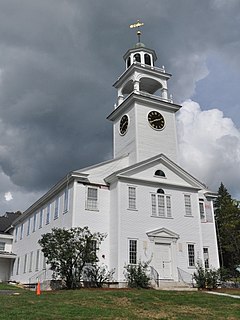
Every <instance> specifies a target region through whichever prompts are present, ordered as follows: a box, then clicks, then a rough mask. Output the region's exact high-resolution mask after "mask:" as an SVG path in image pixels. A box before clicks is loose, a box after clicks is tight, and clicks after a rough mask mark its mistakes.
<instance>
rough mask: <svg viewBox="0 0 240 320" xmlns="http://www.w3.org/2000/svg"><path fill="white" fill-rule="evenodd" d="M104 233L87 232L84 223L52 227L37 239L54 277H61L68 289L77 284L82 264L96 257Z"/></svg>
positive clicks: (92, 260)
mask: <svg viewBox="0 0 240 320" xmlns="http://www.w3.org/2000/svg"><path fill="white" fill-rule="evenodd" d="M105 237H106V235H104V234H101V233H99V232H97V233H91V232H90V230H89V229H88V227H84V228H80V227H78V228H71V229H61V228H53V229H52V232H50V233H46V234H44V235H42V238H41V239H40V240H39V241H38V242H39V244H40V246H41V247H42V251H43V254H44V256H45V257H46V262H47V263H48V264H50V266H51V267H50V268H51V270H53V272H54V274H53V275H54V277H55V278H56V277H57V276H59V277H60V278H61V279H62V280H64V281H65V283H66V287H67V288H68V289H75V288H76V287H78V286H79V284H80V281H81V279H82V273H83V269H84V267H85V266H86V265H89V264H94V263H96V262H97V261H98V258H97V250H98V248H99V245H100V243H101V242H102V241H103V240H104V238H105Z"/></svg>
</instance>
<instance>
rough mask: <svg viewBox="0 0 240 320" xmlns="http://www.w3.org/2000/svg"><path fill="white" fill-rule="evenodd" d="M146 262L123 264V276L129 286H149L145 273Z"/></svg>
mask: <svg viewBox="0 0 240 320" xmlns="http://www.w3.org/2000/svg"><path fill="white" fill-rule="evenodd" d="M147 268H148V263H147V262H141V261H139V263H138V264H137V265H127V266H125V273H124V274H125V278H126V280H127V282H128V286H129V287H130V288H149V281H150V278H149V276H148V275H147Z"/></svg>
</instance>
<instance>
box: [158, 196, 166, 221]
mask: <svg viewBox="0 0 240 320" xmlns="http://www.w3.org/2000/svg"><path fill="white" fill-rule="evenodd" d="M158 215H159V216H160V217H164V216H165V201H164V196H162V195H158Z"/></svg>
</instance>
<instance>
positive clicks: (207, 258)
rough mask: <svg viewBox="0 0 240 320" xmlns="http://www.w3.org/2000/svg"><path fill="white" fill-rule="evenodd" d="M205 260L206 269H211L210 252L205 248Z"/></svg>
mask: <svg viewBox="0 0 240 320" xmlns="http://www.w3.org/2000/svg"><path fill="white" fill-rule="evenodd" d="M203 259H204V266H205V268H206V269H208V268H209V252H208V248H203Z"/></svg>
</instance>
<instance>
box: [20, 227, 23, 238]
mask: <svg viewBox="0 0 240 320" xmlns="http://www.w3.org/2000/svg"><path fill="white" fill-rule="evenodd" d="M22 238H23V223H22V224H21V227H20V240H22Z"/></svg>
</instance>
